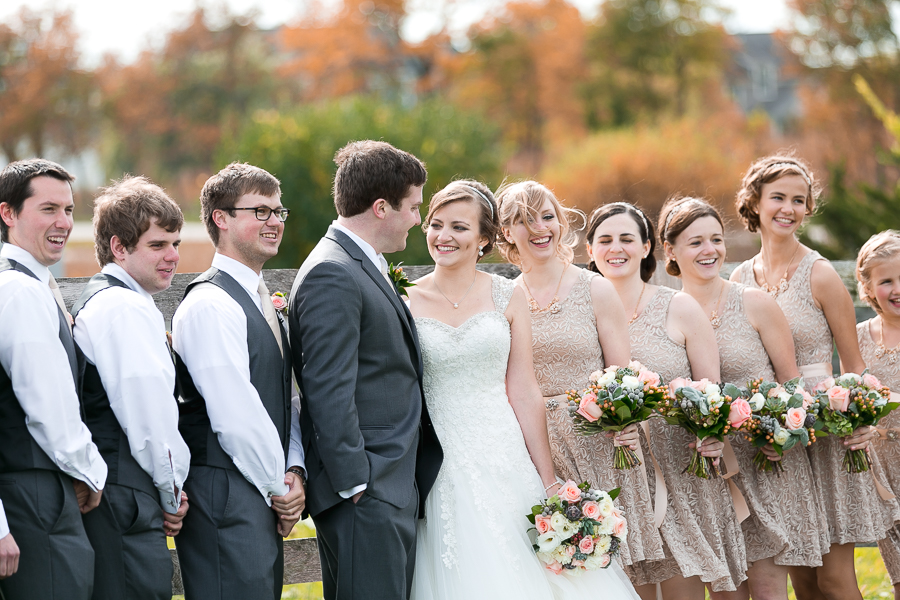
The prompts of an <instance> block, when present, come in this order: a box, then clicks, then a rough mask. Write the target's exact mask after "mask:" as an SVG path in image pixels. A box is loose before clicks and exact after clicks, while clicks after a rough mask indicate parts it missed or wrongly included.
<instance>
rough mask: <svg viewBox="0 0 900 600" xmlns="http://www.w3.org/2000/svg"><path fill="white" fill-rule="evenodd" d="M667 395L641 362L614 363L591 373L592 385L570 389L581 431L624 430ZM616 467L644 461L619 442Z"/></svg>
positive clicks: (615, 460) (573, 407)
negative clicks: (622, 365)
mask: <svg viewBox="0 0 900 600" xmlns="http://www.w3.org/2000/svg"><path fill="white" fill-rule="evenodd" d="M665 395H666V387H665V386H663V385H660V383H659V375H657V374H656V373H654V372H653V371H651V370H649V369H647V368H646V367H645V366H644V365H642V364H641V363H639V362H635V361H632V362H630V363H629V364H628V366H627V367H617V366H615V365H612V366H609V367H606V369H604V370H603V371H596V372H594V373H592V374H591V382H590V387H588V388H587V389H585V390H582V391H581V392H578V391H576V390H569V391H568V392H567V396H568V400H569V412H570V413H571V415H572V418H573V419H574V420H575V423H574V424H575V430H576V431H577V432H578V433H579V434H581V435H594V434H596V433H601V432H608V431H622V430H623V429H625V428H626V427H628V426H629V425H631V424H633V423H640V422H641V421H645V420H647V419H648V418H649V417H650V416H651V415H652V414H653V410H654V408H656V405H657V404H658V403H659V401H660V400H662V399H663V398H664V397H665ZM613 463H614V466H615V468H617V469H630V468H632V467H636V466H638V465H640V464H641V460H640V459H639V458H638V456H637V454H636V453H635V452H634V450H631V449H630V448H628V447H626V446H616V449H615V455H614V459H613Z"/></svg>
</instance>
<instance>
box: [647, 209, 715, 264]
mask: <svg viewBox="0 0 900 600" xmlns="http://www.w3.org/2000/svg"><path fill="white" fill-rule="evenodd" d="M703 217H712V218H714V219H715V220H716V221H718V222H719V225H721V226H722V231H725V222H724V221H722V215H720V214H719V211H717V210H716V208H715V207H714V206H713V205H712V204H710V203H709V202H707V201H706V200H702V199H700V198H692V197H690V196H675V197H672V198H669V199H668V200H666V203H665V204H663V207H662V212H661V213H660V215H659V222H660V230H659V241H660V242H669V244H671V245H672V246H674V245H675V240H676V239H678V236H679V235H681V234H682V233H683V232H684V230H685V229H687V228H688V227H690V226H691V224H692V223H693V222H694V221H696V220H697V219H702V218H703ZM666 273H668V274H669V275H671V276H673V277H681V269H680V268H679V267H678V263H677V262H675V260H674V259H668V258H667V259H666Z"/></svg>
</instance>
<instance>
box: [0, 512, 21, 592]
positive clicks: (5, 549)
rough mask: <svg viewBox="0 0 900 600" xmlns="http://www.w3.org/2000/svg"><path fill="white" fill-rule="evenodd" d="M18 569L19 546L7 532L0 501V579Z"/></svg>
mask: <svg viewBox="0 0 900 600" xmlns="http://www.w3.org/2000/svg"><path fill="white" fill-rule="evenodd" d="M18 569H19V546H18V545H16V540H15V538H13V536H12V534H11V533H10V532H9V523H7V522H6V512H4V510H3V502H2V501H0V579H6V578H7V577H9V576H10V575H13V574H14V573H15V572H16V571H17V570H18Z"/></svg>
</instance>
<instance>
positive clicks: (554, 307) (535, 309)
mask: <svg viewBox="0 0 900 600" xmlns="http://www.w3.org/2000/svg"><path fill="white" fill-rule="evenodd" d="M565 274H566V267H565V265H563V270H562V273H560V274H559V283H557V284H556V293H554V294H553V300H551V301H550V304H548V305H547V306H545V307H543V308H541V305H540V304H538V303H537V300H535V299H534V294H532V293H531V288H530V287H528V282H527V281H525V273H522V283H524V284H525V289H526V290H528V310H530V311H531V312H532V313H542V312H549V313H551V314H554V315H555V314H556V313H558V312H559V288H560V287H561V286H562V280H563V277H564V276H565Z"/></svg>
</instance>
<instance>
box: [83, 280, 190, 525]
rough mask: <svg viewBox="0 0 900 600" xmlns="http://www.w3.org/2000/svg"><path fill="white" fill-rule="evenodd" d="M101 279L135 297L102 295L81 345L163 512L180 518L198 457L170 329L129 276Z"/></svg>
mask: <svg viewBox="0 0 900 600" xmlns="http://www.w3.org/2000/svg"><path fill="white" fill-rule="evenodd" d="M101 272H102V273H105V274H106V275H111V276H113V277H115V278H116V279H118V280H120V281H121V282H122V283H124V284H125V285H127V286H128V287H129V288H130V289H131V290H132V291H128V290H126V289H123V288H121V287H118V286H113V287H110V288H107V289H105V290H103V291H102V292H99V293H97V294H96V295H95V296H94V297H93V298H92V299H91V300H90V302H88V303H87V304H85V306H84V308H83V309H81V311H80V312H79V313H78V317H77V318H76V319H75V329H74V332H75V342H76V343H77V344H78V347H79V348H81V351H82V352H83V353H84V356H85V358H86V359H87V360H88V362H89V363H91V364H92V365H94V366H96V367H97V371H98V372H99V374H100V380H101V381H102V382H103V389H104V390H105V391H106V395H107V397H108V398H109V406H110V408H112V411H113V413H114V414H115V415H116V419H118V421H119V425H121V426H122V430H123V431H125V433H126V435H127V436H128V447H129V448H130V450H131V455H132V456H133V457H134V459H135V460H136V461H137V463H138V464H139V465H140V466H141V468H143V469H144V471H146V472H147V473H148V474H149V475H150V477H151V478H152V479H153V485H155V486H156V489H157V490H159V499H160V505H161V506H162V507H163V510H165V511H166V512H168V513H172V514H174V513H176V512H178V506H179V504H180V499H181V488H182V485H183V484H184V480H185V478H186V477H187V473H188V469H189V467H190V463H191V454H190V451H189V450H188V447H187V444H185V443H184V440H183V439H182V438H181V434H180V433H178V402H177V401H176V400H175V397H174V396H173V392H174V390H175V365H174V363H173V362H172V355H171V354H169V349H168V342H167V341H166V322H165V319H164V318H163V315H162V313H161V312H159V309H158V308H156V304H155V303H154V302H153V297H152V296H151V295H150V294H149V293H147V291H146V290H144V288H142V287H141V286H140V284H138V282H137V281H135V280H134V279H133V278H132V277H131V275H129V274H128V273H127V272H126V271H125V269H123V268H122V267H120V266H119V265H117V264H115V263H110V264H108V265H106V266H105V267H103V269H102V271H101ZM135 292H137V293H135Z"/></svg>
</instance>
